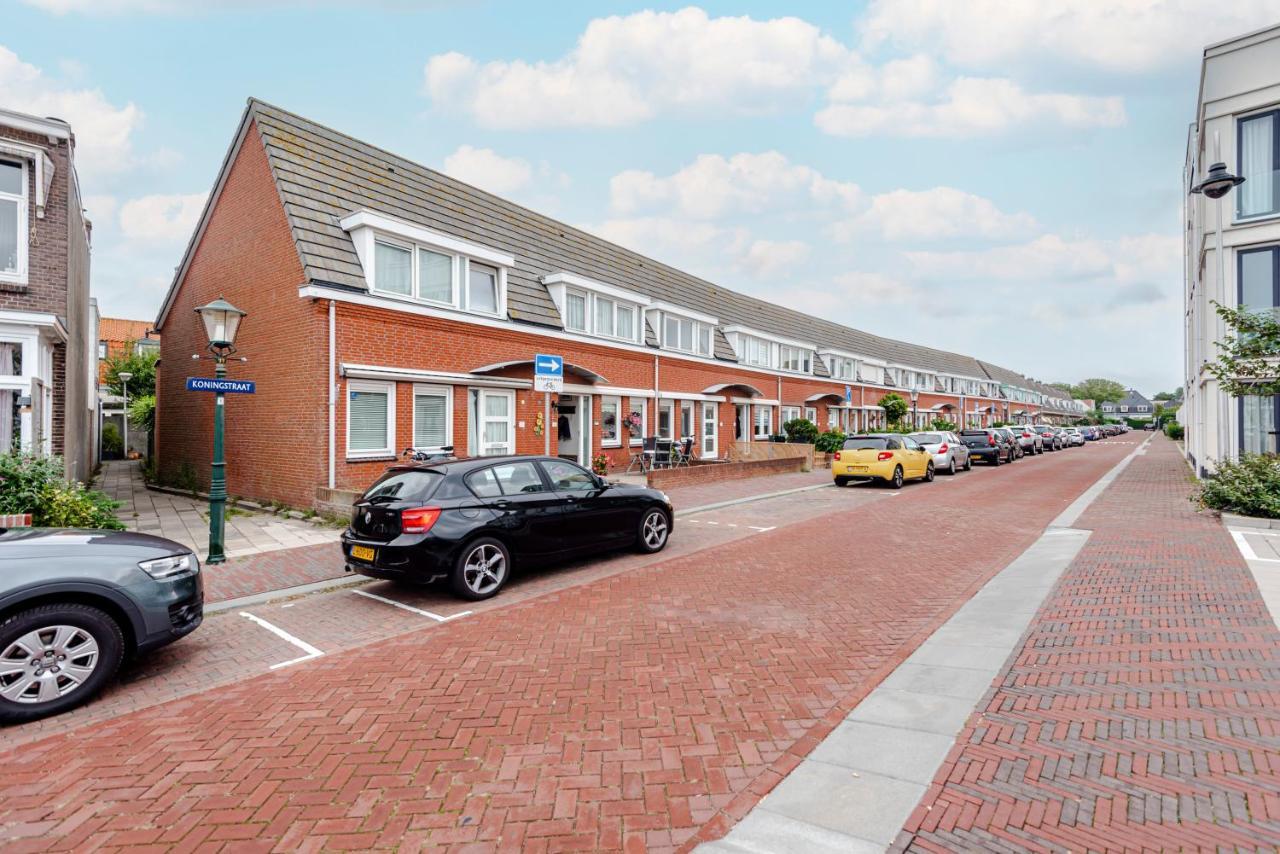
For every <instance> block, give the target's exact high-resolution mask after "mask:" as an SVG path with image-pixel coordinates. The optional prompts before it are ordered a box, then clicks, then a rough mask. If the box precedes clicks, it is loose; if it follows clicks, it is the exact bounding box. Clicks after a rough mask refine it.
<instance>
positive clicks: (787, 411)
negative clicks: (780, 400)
mask: <svg viewBox="0 0 1280 854" xmlns="http://www.w3.org/2000/svg"><path fill="white" fill-rule="evenodd" d="M779 412H780V414H779V416H778V432H782V425H784V424H786V423H787V422H788V421H794V420H796V419H798V418H799V417H800V412H801V409H800V407H798V406H784V407H782V408H781V410H779ZM787 416H791V417H790V418H788V417H787Z"/></svg>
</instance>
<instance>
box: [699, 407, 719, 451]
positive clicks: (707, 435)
mask: <svg viewBox="0 0 1280 854" xmlns="http://www.w3.org/2000/svg"><path fill="white" fill-rule="evenodd" d="M716 409H717V407H716V405H715V404H714V403H712V402H711V401H705V400H704V401H703V402H702V452H701V453H700V454H699V455H698V456H700V457H702V458H703V459H712V458H714V457H715V456H716V434H717V432H718V429H717V428H718V427H719V426H720V424H719V418H718V415H717V413H716Z"/></svg>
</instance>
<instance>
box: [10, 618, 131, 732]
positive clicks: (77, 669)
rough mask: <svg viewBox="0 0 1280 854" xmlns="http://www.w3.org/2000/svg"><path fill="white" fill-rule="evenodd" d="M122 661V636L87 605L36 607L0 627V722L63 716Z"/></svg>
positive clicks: (87, 697) (97, 688) (95, 690)
mask: <svg viewBox="0 0 1280 854" xmlns="http://www.w3.org/2000/svg"><path fill="white" fill-rule="evenodd" d="M123 658H124V635H123V633H122V632H121V631H120V626H119V625H117V624H116V621H115V620H113V619H111V617H110V616H108V615H107V614H106V613H105V612H103V611H100V610H98V609H97V608H94V607H91V606H89V605H79V604H74V603H67V604H65V605H40V606H38V607H35V608H30V609H28V610H26V611H19V612H18V613H17V614H14V615H13V616H12V617H9V618H8V619H7V620H5V621H4V622H3V623H0V721H3V722H5V723H19V722H22V721H30V720H35V719H36V718H42V717H45V716H46V715H56V714H58V713H59V712H65V711H66V710H68V709H71V708H74V707H76V706H78V705H80V704H81V703H84V702H87V701H88V700H90V699H91V698H92V697H93V695H94V694H97V693H98V692H99V691H100V690H102V686H103V685H104V684H106V682H107V680H109V679H110V678H111V677H112V676H114V675H115V673H116V670H118V669H119V667H120V661H121V659H123Z"/></svg>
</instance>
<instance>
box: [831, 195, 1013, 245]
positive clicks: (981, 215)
mask: <svg viewBox="0 0 1280 854" xmlns="http://www.w3.org/2000/svg"><path fill="white" fill-rule="evenodd" d="M1035 228H1036V220H1035V217H1033V216H1031V215H1030V214H1028V213H1013V214H1009V213H1005V212H1004V211H1002V210H1000V209H999V208H998V207H996V205H995V203H994V202H992V201H991V200H990V199H984V198H983V197H981V196H975V195H973V194H972V193H966V192H964V191H963V190H957V189H955V188H954V187H934V188H933V189H931V190H921V191H912V190H893V191H891V192H888V193H881V194H879V195H877V196H874V197H872V199H871V206H870V208H869V209H868V210H867V211H866V212H865V213H863V214H862V215H860V216H858V217H856V218H855V219H853V220H848V221H845V222H841V223H837V224H835V225H834V226H833V227H832V229H831V233H832V236H834V237H836V239H843V240H848V239H852V238H853V237H855V236H856V235H858V234H860V233H865V232H874V233H879V234H880V235H882V236H883V237H884V238H885V239H887V240H941V239H947V238H955V237H973V238H983V239H990V240H1002V239H1008V238H1018V237H1027V236H1029V235H1030V234H1031V233H1032V232H1033V231H1034V230H1035Z"/></svg>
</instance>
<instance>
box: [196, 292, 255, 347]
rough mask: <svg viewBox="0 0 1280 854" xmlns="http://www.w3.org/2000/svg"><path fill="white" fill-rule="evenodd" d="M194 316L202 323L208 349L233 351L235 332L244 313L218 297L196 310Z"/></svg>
mask: <svg viewBox="0 0 1280 854" xmlns="http://www.w3.org/2000/svg"><path fill="white" fill-rule="evenodd" d="M196 314H198V315H200V319H201V320H202V321H204V332H205V335H206V336H208V338H209V347H210V349H213V350H226V351H231V350H234V349H235V343H236V332H237V330H239V328H240V318H242V317H244V316H245V312H243V311H241V310H240V309H238V308H236V307H235V306H234V305H232V304H231V303H229V302H227V301H226V300H225V299H223V298H222V297H218V298H217V299H216V300H214V301H213V302H211V303H209V304H208V305H203V306H200V308H197V309H196Z"/></svg>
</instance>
